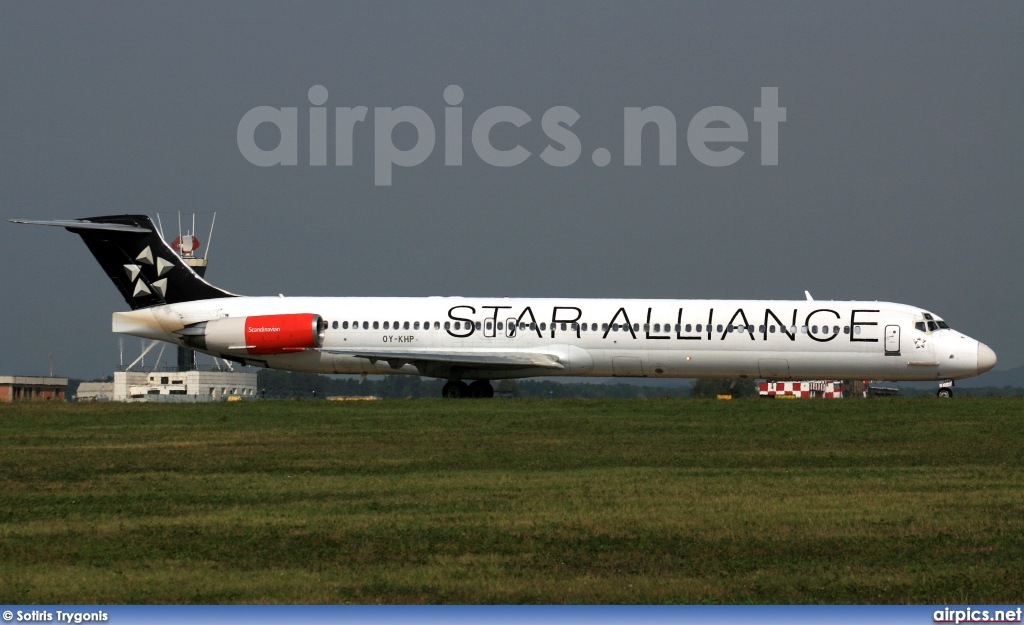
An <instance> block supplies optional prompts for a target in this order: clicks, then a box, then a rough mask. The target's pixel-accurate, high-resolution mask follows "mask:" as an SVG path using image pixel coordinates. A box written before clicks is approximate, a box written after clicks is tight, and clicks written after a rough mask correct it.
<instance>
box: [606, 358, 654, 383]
mask: <svg viewBox="0 0 1024 625" xmlns="http://www.w3.org/2000/svg"><path fill="white" fill-rule="evenodd" d="M612 370H613V371H614V373H615V375H616V376H622V377H629V378H637V377H641V376H643V377H646V376H644V367H643V365H642V364H641V363H640V359H639V358H633V357H631V356H616V357H614V358H612Z"/></svg>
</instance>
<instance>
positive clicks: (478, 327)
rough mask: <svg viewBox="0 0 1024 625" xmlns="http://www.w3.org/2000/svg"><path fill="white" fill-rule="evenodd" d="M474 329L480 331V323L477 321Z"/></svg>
mask: <svg viewBox="0 0 1024 625" xmlns="http://www.w3.org/2000/svg"><path fill="white" fill-rule="evenodd" d="M476 329H477V330H479V329H480V322H479V321H477V322H476Z"/></svg>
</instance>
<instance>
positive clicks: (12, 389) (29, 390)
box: [0, 375, 68, 402]
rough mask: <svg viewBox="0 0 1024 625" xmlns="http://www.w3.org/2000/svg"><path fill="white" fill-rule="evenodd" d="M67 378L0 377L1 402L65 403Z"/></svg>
mask: <svg viewBox="0 0 1024 625" xmlns="http://www.w3.org/2000/svg"><path fill="white" fill-rule="evenodd" d="M67 385H68V379H67V378H54V377H48V378H47V377H38V376H29V375H0V402H7V401H64V387H66V386H67Z"/></svg>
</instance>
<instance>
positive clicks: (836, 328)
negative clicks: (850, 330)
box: [832, 326, 839, 334]
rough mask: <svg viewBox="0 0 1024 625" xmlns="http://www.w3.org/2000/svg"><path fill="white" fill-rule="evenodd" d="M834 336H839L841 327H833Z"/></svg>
mask: <svg viewBox="0 0 1024 625" xmlns="http://www.w3.org/2000/svg"><path fill="white" fill-rule="evenodd" d="M832 334H839V326H832Z"/></svg>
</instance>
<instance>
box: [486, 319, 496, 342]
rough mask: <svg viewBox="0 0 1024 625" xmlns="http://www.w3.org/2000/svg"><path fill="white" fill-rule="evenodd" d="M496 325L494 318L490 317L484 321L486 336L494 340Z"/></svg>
mask: <svg viewBox="0 0 1024 625" xmlns="http://www.w3.org/2000/svg"><path fill="white" fill-rule="evenodd" d="M495 328H496V325H495V323H494V317H488V318H487V319H484V336H485V337H486V338H489V339H493V338H494V333H495Z"/></svg>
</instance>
